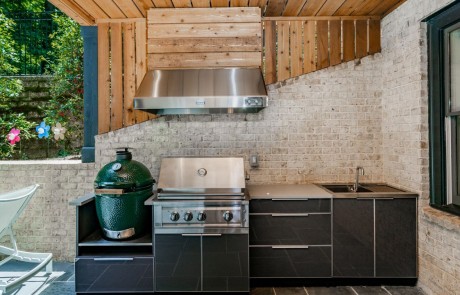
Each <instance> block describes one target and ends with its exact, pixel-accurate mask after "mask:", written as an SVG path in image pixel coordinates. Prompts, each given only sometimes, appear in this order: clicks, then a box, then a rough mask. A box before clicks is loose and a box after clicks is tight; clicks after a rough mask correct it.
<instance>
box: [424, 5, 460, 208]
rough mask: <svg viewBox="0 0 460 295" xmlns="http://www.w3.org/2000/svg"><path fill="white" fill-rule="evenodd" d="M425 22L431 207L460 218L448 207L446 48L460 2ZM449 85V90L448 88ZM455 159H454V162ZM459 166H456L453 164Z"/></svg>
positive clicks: (459, 18) (459, 17)
mask: <svg viewBox="0 0 460 295" xmlns="http://www.w3.org/2000/svg"><path fill="white" fill-rule="evenodd" d="M424 21H426V22H427V25H428V28H427V29H428V32H427V33H428V36H427V37H428V43H427V44H428V92H429V97H428V116H429V140H430V144H429V147H430V153H429V163H430V169H429V171H430V205H431V206H432V207H434V208H437V209H440V210H443V211H446V212H449V213H453V214H456V215H460V206H458V205H455V204H448V203H447V201H448V200H447V173H446V167H447V164H446V163H447V162H446V161H447V160H446V159H447V151H446V134H445V133H446V127H445V126H446V125H445V124H446V115H448V111H449V110H448V109H447V108H446V105H447V104H446V101H445V98H446V91H447V89H446V88H447V87H448V86H449V85H450V84H449V83H446V79H447V77H446V56H445V53H446V48H445V47H446V44H445V32H446V30H447V29H448V28H450V27H452V26H453V25H455V24H457V23H460V1H455V2H454V3H452V4H451V5H449V6H447V7H446V8H444V9H443V10H442V11H440V12H437V13H435V14H434V15H432V16H430V17H428V18H427V19H425V20H424ZM446 85H447V86H446ZM454 159H455V156H454V157H452V158H451V161H452V160H454ZM453 164H455V163H453Z"/></svg>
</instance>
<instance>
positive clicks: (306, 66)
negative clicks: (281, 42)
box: [303, 21, 316, 74]
mask: <svg viewBox="0 0 460 295" xmlns="http://www.w3.org/2000/svg"><path fill="white" fill-rule="evenodd" d="M315 39H316V22H315V21H305V22H304V25H303V54H304V60H303V72H304V74H306V73H310V72H313V71H315V70H316V42H315Z"/></svg>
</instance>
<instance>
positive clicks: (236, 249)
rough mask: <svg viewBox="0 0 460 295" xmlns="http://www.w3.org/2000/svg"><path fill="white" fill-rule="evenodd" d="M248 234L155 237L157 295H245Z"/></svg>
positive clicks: (156, 235)
mask: <svg viewBox="0 0 460 295" xmlns="http://www.w3.org/2000/svg"><path fill="white" fill-rule="evenodd" d="M248 255H249V253H248V235H247V234H222V235H220V234H218V235H215V234H211V235H206V234H196V235H195V234H184V235H182V234H155V257H156V261H155V268H156V270H155V283H156V291H159V292H163V291H165V292H167V291H174V292H201V291H204V292H207V291H212V292H248V291H249V278H248V271H249V270H248V268H249V257H248Z"/></svg>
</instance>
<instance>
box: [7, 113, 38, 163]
mask: <svg viewBox="0 0 460 295" xmlns="http://www.w3.org/2000/svg"><path fill="white" fill-rule="evenodd" d="M12 128H16V129H19V130H21V133H20V134H19V137H20V138H21V141H22V140H26V139H30V138H33V137H35V136H36V135H35V133H34V130H35V129H34V128H35V123H32V122H29V121H28V120H27V119H26V117H25V116H24V115H23V114H2V115H1V116H0V135H1V136H2V138H1V139H0V159H8V158H11V157H12V156H13V154H14V151H15V149H14V147H15V146H13V145H11V144H10V143H9V142H8V141H7V138H6V135H7V134H8V133H9V132H10V130H11V129H12ZM16 145H19V146H20V142H19V143H17V144H16ZM19 152H21V150H20V149H19Z"/></svg>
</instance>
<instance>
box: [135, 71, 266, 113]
mask: <svg viewBox="0 0 460 295" xmlns="http://www.w3.org/2000/svg"><path fill="white" fill-rule="evenodd" d="M266 106H267V90H266V89H265V83H264V80H263V77H262V73H261V71H260V69H259V68H221V69H181V70H177V69H175V70H153V71H149V72H147V74H146V75H145V77H144V80H142V83H141V85H140V86H139V89H138V90H137V93H136V95H135V97H134V109H136V110H143V111H146V112H149V113H153V114H158V115H176V114H215V113H255V112H258V111H260V110H261V109H262V108H264V107H266Z"/></svg>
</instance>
